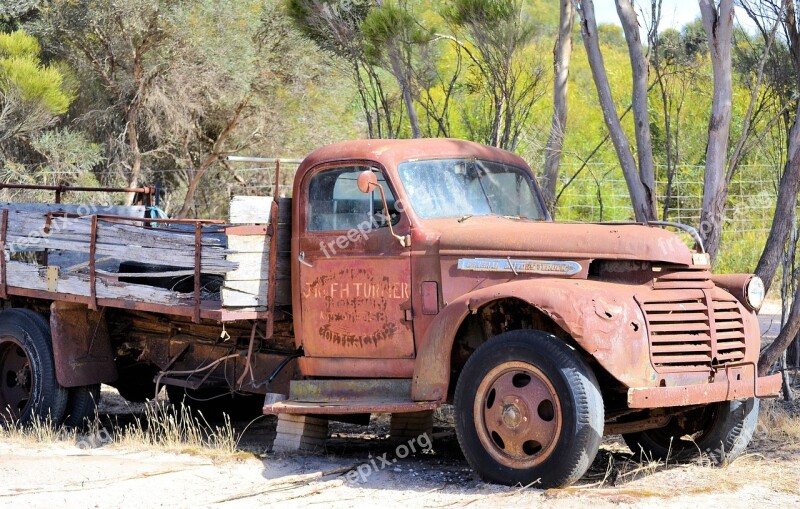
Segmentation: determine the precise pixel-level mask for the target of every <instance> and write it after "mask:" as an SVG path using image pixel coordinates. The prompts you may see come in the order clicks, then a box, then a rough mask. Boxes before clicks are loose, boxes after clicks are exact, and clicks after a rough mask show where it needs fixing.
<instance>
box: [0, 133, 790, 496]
mask: <svg viewBox="0 0 800 509" xmlns="http://www.w3.org/2000/svg"><path fill="white" fill-rule="evenodd" d="M276 170H277V169H276ZM279 179H280V176H279V171H276V183H277V182H279ZM3 187H4V188H5V189H6V191H7V192H9V191H13V192H14V196H15V199H14V201H11V202H6V203H2V204H0V248H2V251H3V256H2V257H0V298H1V299H2V303H3V311H2V312H1V313H0V407H2V408H3V409H4V412H5V415H6V418H7V419H9V418H10V419H13V420H16V421H19V422H22V423H25V422H30V421H31V420H33V419H36V418H45V417H46V418H49V419H51V420H52V421H53V422H56V423H59V422H63V423H66V424H70V425H74V424H75V423H78V422H80V420H81V419H83V418H85V417H86V416H87V415H89V414H90V413H91V412H92V411H93V410H94V402H95V401H96V398H97V394H98V391H99V387H100V385H99V384H109V385H112V386H115V387H117V388H118V390H119V392H120V394H122V395H123V396H124V397H126V398H128V399H131V400H139V401H141V400H144V399H145V398H152V397H153V396H154V394H155V391H156V390H157V388H158V387H160V386H166V388H167V393H168V394H169V397H170V398H171V399H174V398H176V397H179V398H187V400H188V401H190V402H191V403H192V404H195V403H196V404H198V405H204V404H205V405H207V404H209V403H221V404H225V405H227V407H228V408H230V409H236V408H244V407H248V408H257V409H258V411H262V410H263V412H264V413H267V414H277V415H278V416H279V417H278V429H279V434H280V429H281V423H282V422H287V423H289V424H291V426H289V427H286V428H285V429H289V430H290V431H291V430H294V431H293V432H294V433H295V438H296V439H297V440H296V441H295V445H296V446H297V447H302V446H303V445H304V444H308V443H310V441H312V438H316V439H320V438H322V439H324V437H325V433H324V431H323V432H322V433H320V429H323V430H324V428H321V427H320V426H319V425H318V423H320V422H326V420H327V419H347V418H353V419H355V418H356V417H359V416H360V417H364V416H367V417H368V416H369V415H370V414H376V413H384V414H391V415H392V418H393V419H394V418H397V419H402V418H403V417H405V418H406V422H407V423H412V424H413V423H414V422H423V421H424V420H425V419H421V420H418V421H415V420H414V419H409V417H413V416H424V415H429V413H430V412H431V411H432V410H433V409H436V408H437V407H439V406H441V405H446V404H452V405H453V407H452V409H453V415H454V420H455V428H456V435H457V438H458V441H459V443H460V446H461V448H462V450H463V453H464V456H465V458H466V460H467V461H468V462H469V464H470V465H471V467H472V468H473V469H474V471H475V472H476V473H477V474H478V475H480V476H481V477H482V478H484V479H486V480H488V481H491V482H495V483H503V484H518V483H520V484H522V485H528V484H530V483H532V482H536V481H538V482H540V486H545V487H548V486H565V485H568V484H570V483H573V482H575V481H576V480H577V479H579V478H580V477H581V476H582V475H583V474H584V473H585V472H586V470H587V468H588V467H589V466H590V465H591V463H592V461H593V459H594V458H595V455H596V453H597V451H598V447H599V444H600V441H601V438H602V437H603V435H608V434H621V435H622V437H623V438H624V440H625V441H626V442H627V444H628V445H629V446H630V447H631V449H632V450H633V451H634V452H637V453H638V452H643V453H645V454H647V457H648V458H654V457H655V458H663V457H667V456H668V455H673V456H678V455H680V454H689V453H691V452H692V451H705V452H707V453H708V454H709V455H710V457H712V458H715V459H716V460H718V461H722V459H723V458H728V459H730V458H732V457H735V456H736V455H738V454H741V452H742V451H743V450H744V449H745V447H746V446H747V444H748V442H749V441H750V439H751V437H752V434H753V431H754V428H755V425H756V419H757V415H758V408H759V399H758V398H763V397H772V396H775V395H776V394H777V393H778V391H779V388H780V377H779V376H763V377H760V376H759V375H758V373H757V370H756V362H757V358H758V354H759V345H760V332H759V325H758V321H757V317H756V312H757V311H758V309H759V307H760V306H761V304H762V302H763V300H764V285H763V283H762V282H761V281H760V280H759V278H758V277H756V276H754V275H752V274H735V275H715V274H712V272H711V266H710V262H709V257H708V255H707V254H706V253H705V252H704V250H703V245H702V241H701V239H700V237H699V236H698V235H697V232H696V231H695V230H694V229H692V228H690V227H688V226H685V225H681V224H674V223H663V222H653V223H650V224H636V223H614V224H609V223H601V224H586V223H583V224H568V223H558V222H553V221H552V220H551V218H550V215H549V214H548V212H547V209H546V207H545V205H544V201H543V199H542V194H541V192H540V189H539V187H538V184H537V182H536V179H535V177H534V174H533V172H532V171H531V168H530V167H529V166H528V164H526V162H525V161H523V160H522V159H521V158H519V157H517V156H516V155H513V154H511V153H509V152H506V151H503V150H499V149H496V148H491V147H487V146H483V145H480V144H476V143H471V142H466V141H460V140H453V139H424V140H370V141H367V140H361V141H350V142H343V143H338V144H334V145H331V146H328V147H324V148H321V149H319V150H316V151H315V152H313V153H311V154H310V155H308V156H307V157H306V158H305V159H304V160H303V161H302V163H301V164H300V165H299V167H298V168H297V171H296V175H295V178H294V184H293V190H292V193H291V197H290V198H285V197H278V196H274V197H273V198H274V199H271V198H268V197H267V198H265V197H253V196H250V197H234V198H233V201H232V203H231V214H230V217H229V218H227V220H224V221H223V220H218V221H217V220H176V219H170V218H167V217H164V215H163V214H160V213H158V211H157V210H156V209H155V208H154V207H152V206H148V205H149V204H148V203H147V201H146V200H144V201H143V200H141V199H140V200H139V202H138V204H137V205H133V206H130V207H122V206H105V205H96V206H94V205H86V204H82V205H67V204H64V203H63V202H64V197H69V196H76V195H77V192H78V191H80V189H78V188H69V187H63V186H53V187H51V188H46V189H50V190H51V191H55V193H56V196H57V198H58V199H56V200H53V202H51V203H30V202H26V201H25V199H24V196H25V192H26V191H25V189H23V188H26V187H30V186H13V185H5V186H3ZM41 189H42V188H40V189H39V192H41ZM276 189H278V187H277V186H276ZM125 191H127V192H133V191H138V192H140V193H141V196H144V197H145V198H148V197H151V196H152V193H151V192H149V191H148V189H145V188H143V189H138V190H131V189H128V190H125ZM426 413H427V414H426ZM312 419H313V421H312ZM309 423H311V424H309ZM312 424H313V425H312ZM412 427H413V426H412ZM309 430H310V431H309ZM311 431H313V432H314V433H316V434H314V433H311ZM287 433H289V432H287ZM306 435H308V436H306ZM312 435H313V436H312ZM289 438H291V436H290V437H289ZM284 442H287V440H285V441H284ZM287 443H288V444H289V447H291V440H288V442H287ZM284 446H286V443H284Z"/></svg>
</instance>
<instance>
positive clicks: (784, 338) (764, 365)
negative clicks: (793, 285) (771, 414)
mask: <svg viewBox="0 0 800 509" xmlns="http://www.w3.org/2000/svg"><path fill="white" fill-rule="evenodd" d="M798 332H800V285H798V286H797V289H796V290H795V292H794V297H793V300H792V308H791V309H790V310H789V317H788V319H787V320H786V323H785V324H784V326H783V328H781V332H780V333H779V334H778V337H777V338H775V340H774V341H773V342H772V343H770V345H769V346H768V347H766V348H765V349H764V350H762V351H761V356H760V357H759V358H758V374H759V375H760V376H764V375H766V374H767V373H768V372H769V369H770V368H771V367H772V366H773V365H774V364H775V363H776V362H778V359H780V358H781V355H783V352H784V351H786V348H788V347H789V345H790V344H791V342H792V341H794V339H795V338H796V337H797V333H798Z"/></svg>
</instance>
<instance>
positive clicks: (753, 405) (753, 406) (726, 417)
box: [622, 398, 759, 465]
mask: <svg viewBox="0 0 800 509" xmlns="http://www.w3.org/2000/svg"><path fill="white" fill-rule="evenodd" d="M758 409H759V402H758V399H757V398H749V399H738V400H734V401H723V402H720V403H713V404H711V405H706V406H704V407H702V408H698V409H693V410H689V411H687V412H685V413H684V414H682V415H680V416H676V417H673V418H672V420H670V422H669V424H667V426H665V427H663V428H658V429H652V430H647V431H640V432H637V433H629V434H626V435H622V438H623V439H624V440H625V443H626V444H628V447H629V448H630V449H631V451H633V452H634V453H636V454H641V455H642V456H643V457H645V458H648V459H658V460H662V461H668V460H670V459H673V460H687V459H692V458H695V457H697V456H699V455H700V454H701V453H704V454H706V455H707V456H708V458H709V459H711V461H713V462H714V463H716V464H718V465H720V464H723V463H726V462H729V461H733V460H734V459H736V458H737V457H739V456H740V455H741V454H742V453H743V452H744V451H745V449H746V448H747V445H748V444H749V443H750V440H751V439H752V438H753V433H755V430H756V426H757V425H758Z"/></svg>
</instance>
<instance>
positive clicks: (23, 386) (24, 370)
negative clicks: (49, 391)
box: [0, 337, 33, 420]
mask: <svg viewBox="0 0 800 509" xmlns="http://www.w3.org/2000/svg"><path fill="white" fill-rule="evenodd" d="M32 393H33V372H32V370H31V361H30V358H29V357H28V354H27V353H26V352H25V349H24V348H22V345H21V344H20V343H18V342H17V340H16V339H14V338H10V337H2V338H0V415H2V416H4V417H11V418H12V419H15V420H16V419H19V418H20V417H21V416H22V415H23V414H24V413H25V411H26V410H27V409H28V407H29V406H30V404H31V394H32Z"/></svg>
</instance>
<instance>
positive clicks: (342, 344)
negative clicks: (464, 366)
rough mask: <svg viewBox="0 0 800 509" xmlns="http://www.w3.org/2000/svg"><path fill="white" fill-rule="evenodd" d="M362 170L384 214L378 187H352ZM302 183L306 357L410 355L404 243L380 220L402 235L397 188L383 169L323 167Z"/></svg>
mask: <svg viewBox="0 0 800 509" xmlns="http://www.w3.org/2000/svg"><path fill="white" fill-rule="evenodd" d="M364 170H371V171H373V172H375V174H376V176H377V178H378V182H379V183H380V184H381V185H382V186H383V188H384V190H385V193H386V200H387V202H388V204H389V211H388V214H387V211H385V210H384V207H383V203H382V201H381V197H380V193H379V192H378V191H374V192H372V193H371V194H365V193H362V192H360V191H359V190H358V187H357V184H356V181H357V179H358V176H359V174H360V173H361V172H362V171H364ZM301 189H302V190H303V192H304V193H305V196H306V201H305V211H304V212H305V214H303V213H302V212H301V216H304V217H301V225H300V228H301V232H302V234H301V235H300V237H301V238H300V244H299V260H298V262H299V265H298V267H299V275H300V277H299V282H300V293H301V299H300V301H301V305H300V307H301V313H302V315H301V326H300V328H301V330H300V331H299V332H300V334H301V336H300V338H301V341H302V344H303V349H304V352H305V355H306V357H326V358H331V357H340V358H341V357H345V358H372V359H378V358H383V359H392V358H394V359H399V358H411V357H414V353H415V352H414V337H413V333H412V328H411V325H412V322H411V321H410V313H411V288H410V284H411V263H410V260H411V258H410V253H409V251H410V250H409V249H407V248H403V247H401V246H400V243H399V242H398V241H397V240H396V239H395V238H393V237H392V236H391V235H390V233H389V228H388V223H387V221H392V225H393V226H394V228H395V229H397V230H398V232H399V233H401V234H403V233H406V232H407V231H408V223H407V221H408V220H407V218H405V217H402V216H401V214H399V213H398V212H397V211H396V210H395V209H396V208H397V207H396V204H395V199H394V196H395V195H396V194H395V193H394V192H393V191H392V189H391V186H390V185H388V184H387V182H386V179H385V176H384V174H383V172H382V171H381V170H380V169H378V168H373V167H370V166H358V165H349V166H333V167H331V166H328V167H324V168H321V169H318V170H314V171H312V172H310V173H309V174H308V176H306V177H305V179H304V182H303V183H302V187H301ZM395 225H396V226H395ZM407 315H408V318H409V320H407Z"/></svg>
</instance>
